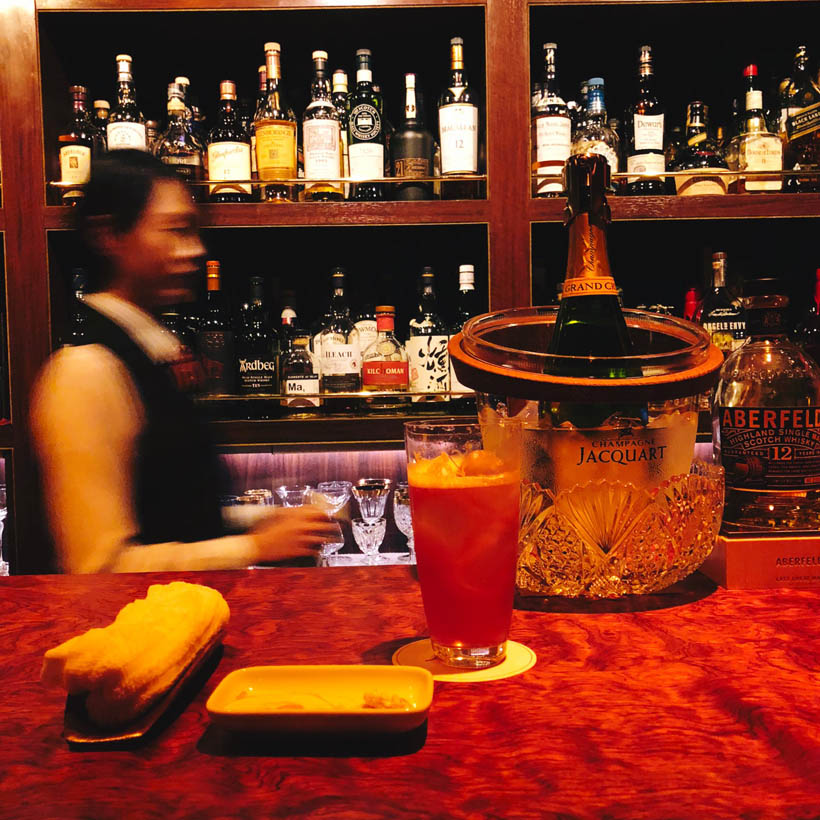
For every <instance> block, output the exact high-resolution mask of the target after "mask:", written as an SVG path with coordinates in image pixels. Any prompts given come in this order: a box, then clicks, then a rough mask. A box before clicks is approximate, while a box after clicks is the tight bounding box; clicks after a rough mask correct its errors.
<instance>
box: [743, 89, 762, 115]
mask: <svg viewBox="0 0 820 820" xmlns="http://www.w3.org/2000/svg"><path fill="white" fill-rule="evenodd" d="M762 108H763V92H762V91H758V90H755V91H747V92H746V110H747V111H759V110H760V109H762Z"/></svg>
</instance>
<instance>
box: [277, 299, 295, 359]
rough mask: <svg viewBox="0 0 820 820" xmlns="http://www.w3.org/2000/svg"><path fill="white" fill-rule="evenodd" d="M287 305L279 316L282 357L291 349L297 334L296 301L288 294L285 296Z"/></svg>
mask: <svg viewBox="0 0 820 820" xmlns="http://www.w3.org/2000/svg"><path fill="white" fill-rule="evenodd" d="M285 296H286V298H285V304H284V307H283V308H282V312H281V313H280V314H279V349H280V351H281V354H280V355H283V354H284V353H285V352H286V351H287V350H289V349H290V343H291V340H292V339H293V336H294V333H295V332H296V319H297V316H296V309H295V301H296V300H295V299H294V298H293V297H292V296H290V297H288V294H287V293H286V294H285Z"/></svg>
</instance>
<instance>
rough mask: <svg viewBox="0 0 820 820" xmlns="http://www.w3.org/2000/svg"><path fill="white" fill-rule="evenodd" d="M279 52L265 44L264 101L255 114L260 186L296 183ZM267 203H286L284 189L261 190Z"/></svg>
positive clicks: (292, 137) (293, 139) (293, 137)
mask: <svg viewBox="0 0 820 820" xmlns="http://www.w3.org/2000/svg"><path fill="white" fill-rule="evenodd" d="M280 57H281V48H280V46H279V43H265V73H266V80H265V100H264V102H263V103H262V104H261V105H260V107H259V108H258V109H257V111H256V116H255V117H254V130H255V133H256V168H257V173H258V176H259V179H260V180H262V181H263V182H268V183H270V182H275V181H276V180H289V179H290V180H292V179H296V117H295V115H294V113H293V111H292V110H291V109H290V106H289V105H288V103H287V101H286V100H285V97H284V94H283V91H282V70H281V67H280ZM264 195H265V200H266V201H268V202H288V201H290V198H291V197H290V192H289V189H288V186H287V185H281V184H280V185H276V184H268V185H265V186H264Z"/></svg>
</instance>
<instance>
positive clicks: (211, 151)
mask: <svg viewBox="0 0 820 820" xmlns="http://www.w3.org/2000/svg"><path fill="white" fill-rule="evenodd" d="M208 177H209V179H224V180H235V179H250V178H251V147H250V145H248V144H247V143H245V142H214V143H212V144H211V145H209V146H208ZM209 187H210V192H211V193H212V194H231V193H243V194H250V193H251V186H250V185H211V186H209Z"/></svg>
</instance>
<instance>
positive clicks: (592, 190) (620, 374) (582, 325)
mask: <svg viewBox="0 0 820 820" xmlns="http://www.w3.org/2000/svg"><path fill="white" fill-rule="evenodd" d="M565 174H566V179H565V186H566V192H567V206H566V212H565V223H566V225H567V226H568V228H569V254H568V257H567V271H566V276H565V278H564V285H563V291H562V297H561V304H560V307H559V309H558V316H557V318H556V321H555V328H554V330H553V333H552V337H551V339H550V343H549V347H548V353H550V354H554V355H558V356H572V357H573V359H572V360H571V362H566V363H562V362H561V361H560V360H553V361H552V362H551V363H550V365H549V366H550V370H551V371H552V372H553V373H555V374H556V375H560V376H567V377H574V378H599V379H600V378H613V379H617V378H628V377H630V376H640V375H641V373H640V369H639V368H637V369H636V368H635V366H630V365H629V364H627V363H626V362H623V361H621V362H618V361H617V359H618V358H619V357H627V356H631V355H632V354H633V349H632V340H631V338H630V335H629V330H628V329H627V326H626V322H625V320H624V316H623V313H622V311H621V305H620V302H619V300H618V288H617V285H616V284H615V280H614V278H613V276H612V270H611V269H610V266H609V256H608V253H607V237H606V231H607V226H608V224H609V222H610V219H611V215H610V210H609V205H608V204H607V201H606V190H607V187H608V186H609V179H610V171H609V164H608V163H607V161H606V159H605V158H604V157H602V156H600V155H598V154H574V155H572V156H570V157H569V159H568V160H567V163H566V170H565ZM579 357H580V359H581V360H580V361H579ZM599 357H605V359H606V360H604V361H602V360H601V359H600V358H599ZM613 359H615V360H616V361H614V362H613V361H612V360H613ZM616 411H617V408H614V407H610V406H609V405H603V404H595V405H580V404H573V405H572V406H571V407H569V406H568V405H567V404H566V403H564V404H563V405H561V406H560V407H558V406H557V405H553V406H552V407H551V408H550V413H551V415H552V416H553V423H556V424H561V423H563V422H565V421H570V422H571V423H572V424H573V425H574V426H576V427H595V426H598V425H599V424H600V423H602V422H603V421H604V420H605V419H607V418H608V417H609V416H611V415H612V414H613V413H614V412H616ZM630 415H638V416H640V415H642V414H640V413H639V412H637V411H636V412H635V413H633V412H632V411H631V410H630Z"/></svg>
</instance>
